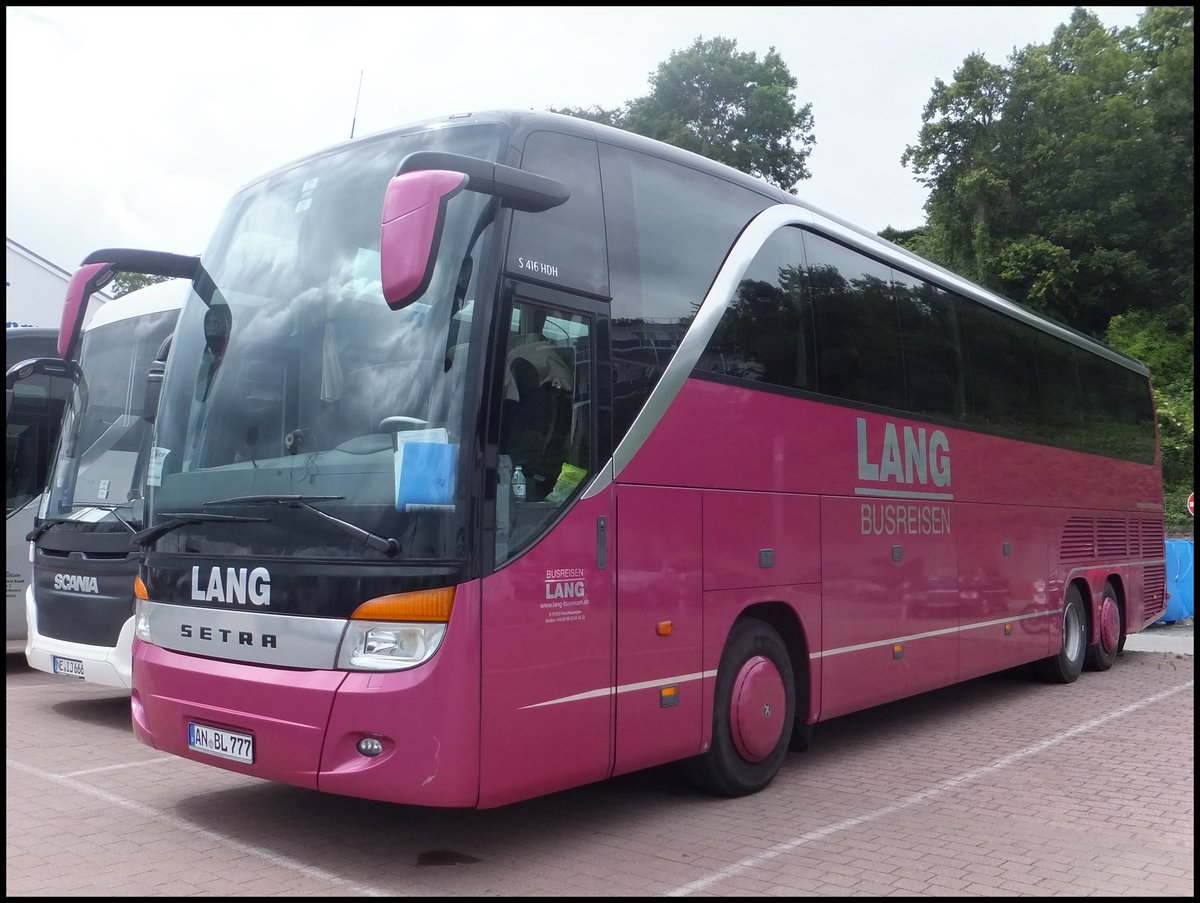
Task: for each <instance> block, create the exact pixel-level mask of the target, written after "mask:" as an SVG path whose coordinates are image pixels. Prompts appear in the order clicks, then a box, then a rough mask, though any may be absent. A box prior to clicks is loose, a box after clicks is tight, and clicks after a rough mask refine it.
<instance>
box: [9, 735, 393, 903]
mask: <svg viewBox="0 0 1200 903" xmlns="http://www.w3.org/2000/svg"><path fill="white" fill-rule="evenodd" d="M5 765H6V766H7V767H9V768H15V769H17V770H18V771H23V772H25V773H26V774H29V775H33V776H34V777H38V778H41V779H42V780H44V781H49V782H50V783H52V784H58V785H59V786H60V787H66V788H67V789H68V790H73V791H75V792H76V793H83V794H86V795H87V796H92V797H95V798H96V799H98V800H102V801H103V802H106V803H109V804H110V805H113V806H120V807H121V808H122V809H128V810H129V811H130V812H133V813H136V814H137V815H140V816H141V817H142V818H149V819H153V820H154V821H157V822H161V823H162V824H165V825H169V826H170V827H172V828H175V829H176V830H178V831H184V832H186V833H188V834H195V835H197V836H199V837H204V838H206V839H208V840H211V841H213V842H215V843H219V844H221V845H222V846H225V847H229V848H230V849H231V850H233V851H235V852H237V853H239V854H245V853H249V854H250V855H252V856H256V857H258V858H259V859H261V860H263V861H264V862H269V863H271V864H272V865H277V866H279V867H280V868H285V869H290V870H291V871H294V872H298V873H299V874H301V875H304V876H305V877H307V878H315V879H317V880H318V881H328V882H329V883H330V884H334V885H337V886H338V887H339V888H341V889H342V890H341V892H343V893H345V894H347V895H356V896H364V897H402V896H405V895H404V894H401V893H397V892H396V891H394V890H382V889H380V888H378V887H371V886H369V885H365V884H358V883H356V882H353V881H347V880H346V879H345V878H342V877H339V876H338V875H335V874H333V872H327V871H325V869H320V868H314V867H313V866H311V865H307V864H305V863H303V862H300V861H298V860H296V859H292V858H291V857H290V856H281V855H279V854H278V853H274V852H272V851H271V850H268V849H264V848H263V847H256V846H253V845H248V844H246V843H244V842H242V841H240V840H238V841H235V840H232V839H230V838H228V837H226V836H225V835H223V834H218V833H216V832H215V831H209V830H207V829H206V828H197V827H196V826H195V825H193V824H190V823H188V822H186V821H184V820H183V819H181V818H176V817H175V816H173V815H167V814H165V813H163V812H159V811H158V810H157V809H153V808H151V807H150V806H146V805H143V804H142V803H137V802H134V801H133V800H127V799H125V798H124V797H121V796H117V795H116V794H115V793H109V792H108V791H107V790H101V789H100V788H98V787H92V786H91V785H89V784H85V783H84V782H83V781H77V780H75V779H74V778H72V777H67V776H63V775H57V774H53V773H51V772H49V771H45V770H43V769H41V768H35V767H34V766H32V765H26V764H25V763H24V762H17V761H15V760H13V759H11V758H10V759H6V760H5Z"/></svg>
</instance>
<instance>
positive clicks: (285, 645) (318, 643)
mask: <svg viewBox="0 0 1200 903" xmlns="http://www.w3.org/2000/svg"><path fill="white" fill-rule="evenodd" d="M143 604H145V605H147V606H148V608H149V610H148V616H149V619H150V636H151V637H152V638H153V639H152V642H153V644H154V645H155V646H161V647H162V648H163V649H171V650H173V651H175V652H186V653H189V654H191V655H202V656H204V657H206V658H213V659H217V660H219V661H227V662H242V663H249V664H255V665H267V666H270V667H277V668H315V669H320V670H323V671H333V670H336V665H337V653H338V645H339V644H340V643H341V641H342V634H343V633H344V632H345V630H346V623H347V622H346V621H345V620H344V619H341V618H299V617H290V616H288V615H269V614H262V613H260V612H253V611H234V610H230V611H223V610H218V609H213V608H200V607H198V606H191V605H167V604H165V603H162V602H148V603H143ZM185 628H186V629H185ZM189 633H190V636H188V635H186V634H189Z"/></svg>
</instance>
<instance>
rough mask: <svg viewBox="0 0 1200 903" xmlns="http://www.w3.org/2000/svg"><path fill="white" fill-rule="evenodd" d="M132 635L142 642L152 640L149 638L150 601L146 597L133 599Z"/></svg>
mask: <svg viewBox="0 0 1200 903" xmlns="http://www.w3.org/2000/svg"><path fill="white" fill-rule="evenodd" d="M133 635H134V636H135V637H137V638H138V639H139V640H141V641H142V642H143V643H150V642H153V641H152V640H151V639H150V603H149V601H147V600H146V599H136V600H135V601H134V604H133Z"/></svg>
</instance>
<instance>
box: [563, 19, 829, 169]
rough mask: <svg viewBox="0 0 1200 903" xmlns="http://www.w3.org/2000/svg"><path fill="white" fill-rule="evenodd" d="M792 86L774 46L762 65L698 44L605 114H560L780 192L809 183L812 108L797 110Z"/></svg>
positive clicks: (750, 56) (722, 45)
mask: <svg viewBox="0 0 1200 903" xmlns="http://www.w3.org/2000/svg"><path fill="white" fill-rule="evenodd" d="M795 90H796V79H795V78H793V77H792V74H791V72H790V71H789V70H788V67H787V64H786V63H784V61H783V59H782V57H780V55H779V54H778V53H777V52H776V51H775V48H774V47H772V48H771V49H770V50H769V51H768V52H767V54H766V55H765V56H764V57H763V58H762V59H761V60H760V59H759V58H758V55H757V54H756V53H753V52H748V53H739V52H738V50H737V41H735V40H732V39H729V38H721V37H717V38H713V39H711V40H708V41H705V40H704V39H703V38H696V40H695V41H694V42H693V43H692V45H691V46H690V47H689V48H687V49H686V50H682V51H676V52H673V53H672V54H671V57H670V59H668V60H667V62H665V63H660V64H659V66H658V68H657V70H655V72H654V73H652V74H651V76H650V93H649V94H647V95H645V96H643V97H639V98H636V99H634V100H631V101H629V102H627V103H626V104H625V105H624V106H623V107H622V108H620V109H616V110H608V109H604V108H602V107H598V106H592V107H563V108H558V109H554V110H553V112H557V113H566V114H568V115H571V116H578V117H580V118H582V119H589V120H591V121H593V122H600V123H603V124H605V125H614V126H618V127H620V128H623V129H625V130H627V131H631V132H636V133H637V134H639V135H645V136H647V137H650V138H657V139H658V140H660V141H665V142H667V143H668V144H674V145H675V146H677V147H682V148H684V149H685V150H690V151H694V152H696V153H698V154H703V155H704V156H706V157H709V158H711V159H713V160H718V161H720V162H722V163H726V164H728V165H729V166H733V167H736V168H737V169H740V170H742V171H743V172H747V173H750V174H751V175H755V176H758V177H759V178H761V179H764V180H765V181H767V182H771V183H773V184H775V185H777V186H779V187H780V188H782V189H784V190H785V191H792V192H794V190H795V186H796V183H797V182H799V181H801V180H803V179H807V178H809V176H810V173H809V171H808V166H807V161H808V156H809V154H810V153H811V152H812V146H813V144H815V143H816V138H815V137H814V136H813V133H812V129H813V117H812V104H803V105H798V104H797V103H796V99H795Z"/></svg>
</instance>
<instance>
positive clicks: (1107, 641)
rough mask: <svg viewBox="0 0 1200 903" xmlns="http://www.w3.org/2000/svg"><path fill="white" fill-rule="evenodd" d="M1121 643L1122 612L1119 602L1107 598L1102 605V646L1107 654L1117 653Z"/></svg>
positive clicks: (1110, 597) (1109, 597)
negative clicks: (1119, 609) (1118, 606)
mask: <svg viewBox="0 0 1200 903" xmlns="http://www.w3.org/2000/svg"><path fill="white" fill-rule="evenodd" d="M1120 642H1121V612H1120V611H1118V610H1117V600H1116V599H1114V598H1113V597H1112V596H1105V597H1104V600H1103V601H1102V602H1101V603H1100V645H1101V646H1103V647H1104V651H1105V652H1115V651H1116V649H1117V646H1118V644H1119V643H1120Z"/></svg>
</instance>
